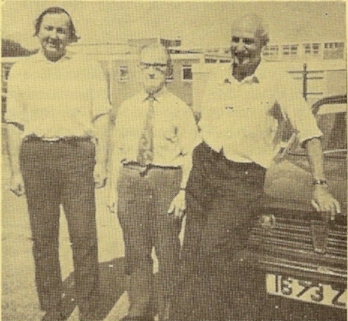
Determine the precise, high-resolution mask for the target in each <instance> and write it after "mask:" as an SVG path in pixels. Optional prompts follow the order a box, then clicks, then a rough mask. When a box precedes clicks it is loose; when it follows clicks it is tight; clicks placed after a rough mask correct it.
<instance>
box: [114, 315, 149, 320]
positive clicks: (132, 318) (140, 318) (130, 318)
mask: <svg viewBox="0 0 348 321" xmlns="http://www.w3.org/2000/svg"><path fill="white" fill-rule="evenodd" d="M154 320H155V319H154V318H153V317H146V316H141V315H139V316H135V317H130V316H128V315H126V316H125V317H123V318H122V319H121V320H120V321H154Z"/></svg>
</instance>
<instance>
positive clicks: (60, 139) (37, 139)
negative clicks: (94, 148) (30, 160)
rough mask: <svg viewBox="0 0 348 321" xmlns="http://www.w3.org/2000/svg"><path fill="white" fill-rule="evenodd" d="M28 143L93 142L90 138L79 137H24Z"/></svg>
mask: <svg viewBox="0 0 348 321" xmlns="http://www.w3.org/2000/svg"><path fill="white" fill-rule="evenodd" d="M24 141H26V142H44V143H61V142H62V143H78V142H89V141H91V137H90V136H85V137H78V136H65V137H39V136H35V135H29V136H26V137H24Z"/></svg>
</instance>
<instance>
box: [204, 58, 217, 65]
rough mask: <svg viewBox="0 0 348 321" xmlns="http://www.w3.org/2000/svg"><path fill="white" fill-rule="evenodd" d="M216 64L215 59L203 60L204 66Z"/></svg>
mask: <svg viewBox="0 0 348 321" xmlns="http://www.w3.org/2000/svg"><path fill="white" fill-rule="evenodd" d="M216 62H217V60H216V59H212V58H205V63H206V64H215V63H216Z"/></svg>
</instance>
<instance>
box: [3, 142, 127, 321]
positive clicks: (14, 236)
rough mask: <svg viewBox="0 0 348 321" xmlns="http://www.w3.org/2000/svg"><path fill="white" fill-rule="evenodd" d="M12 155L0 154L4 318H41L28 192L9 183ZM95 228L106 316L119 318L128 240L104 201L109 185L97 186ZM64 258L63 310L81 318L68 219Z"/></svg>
mask: <svg viewBox="0 0 348 321" xmlns="http://www.w3.org/2000/svg"><path fill="white" fill-rule="evenodd" d="M9 176H10V167H9V160H8V157H7V155H6V154H4V148H3V155H2V221H1V222H2V233H1V237H2V318H1V320H4V321H38V320H41V318H42V316H43V312H41V311H40V309H39V303H38V299H37V295H36V289H35V283H34V263H33V258H32V252H31V246H32V242H31V233H30V227H29V219H28V214H27V207H26V200H25V196H22V197H17V196H15V195H14V194H13V193H11V192H10V191H9V189H8V184H9ZM96 200H97V214H96V215H97V229H98V240H99V262H100V274H101V288H102V293H103V294H102V295H103V297H102V298H101V302H102V304H101V306H100V311H99V310H98V314H100V317H101V319H102V320H106V321H109V320H113V321H117V320H120V319H121V318H122V317H123V316H124V315H126V313H127V309H128V296H127V292H126V291H125V290H126V283H127V279H126V275H125V274H124V272H123V260H124V259H123V256H124V244H123V238H122V230H121V228H120V225H119V223H118V220H117V216H116V215H113V214H111V213H110V212H109V210H108V209H107V207H106V205H105V204H106V202H105V200H106V190H105V189H101V190H97V195H96ZM60 261H61V268H62V277H63V280H64V289H65V297H64V310H65V312H66V313H67V314H68V315H70V317H69V318H68V319H67V320H68V321H77V320H78V309H77V308H76V306H75V302H74V297H73V292H74V290H73V289H74V284H73V262H72V252H71V248H70V241H69V236H68V231H67V223H66V219H65V217H64V215H62V216H61V221H60Z"/></svg>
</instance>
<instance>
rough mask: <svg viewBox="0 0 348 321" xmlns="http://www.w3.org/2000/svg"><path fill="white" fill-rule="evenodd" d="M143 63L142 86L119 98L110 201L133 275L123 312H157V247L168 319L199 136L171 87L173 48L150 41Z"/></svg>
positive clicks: (163, 312)
mask: <svg viewBox="0 0 348 321" xmlns="http://www.w3.org/2000/svg"><path fill="white" fill-rule="evenodd" d="M139 68H140V74H141V80H142V86H143V88H142V90H140V92H139V93H138V94H137V95H135V96H134V97H132V98H130V99H128V100H126V101H125V102H123V104H122V105H121V106H120V108H119V110H118V113H117V118H116V124H115V130H114V133H113V135H112V142H113V143H112V149H113V151H112V166H111V167H112V170H111V177H110V179H111V199H110V208H111V210H112V211H115V204H116V202H117V214H118V217H119V221H120V224H121V227H122V230H123V236H124V241H125V253H126V254H125V257H126V273H127V274H129V275H130V284H129V288H128V295H129V300H130V307H129V311H128V315H127V316H126V317H125V318H123V320H124V321H126V320H127V321H130V320H143V321H146V320H153V313H152V311H151V300H150V299H151V297H152V296H153V293H152V292H153V291H154V287H153V261H152V257H151V252H152V249H153V248H154V249H155V251H156V255H157V258H158V262H159V272H158V284H159V286H158V291H157V292H158V293H157V295H158V308H159V309H158V311H159V320H167V318H168V309H169V306H170V299H171V295H172V293H173V289H174V283H175V280H176V275H177V266H178V263H179V250H180V242H179V233H180V229H181V217H182V213H183V211H184V210H185V189H186V182H187V179H188V176H189V173H190V170H191V166H192V151H193V149H194V147H195V146H196V145H197V144H198V143H199V142H200V139H199V135H198V130H197V126H196V123H195V119H194V116H193V112H192V111H191V109H190V108H189V107H188V106H187V105H186V104H185V103H184V102H183V101H181V100H180V99H179V98H177V97H176V96H174V95H173V94H171V93H170V92H169V91H168V90H167V88H166V78H167V75H168V73H169V70H170V68H171V62H170V57H169V55H168V53H167V51H166V49H165V48H164V47H162V46H160V45H150V46H148V47H145V48H143V49H142V51H141V53H140V64H139ZM116 185H117V186H116ZM116 190H117V198H118V200H116Z"/></svg>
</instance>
